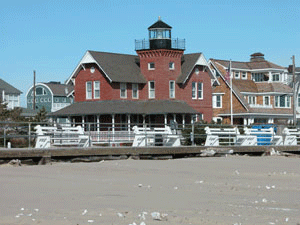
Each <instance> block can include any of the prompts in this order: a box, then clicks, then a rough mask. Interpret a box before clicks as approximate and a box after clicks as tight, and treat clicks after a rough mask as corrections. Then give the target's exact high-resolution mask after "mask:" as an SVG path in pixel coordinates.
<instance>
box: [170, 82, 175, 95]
mask: <svg viewBox="0 0 300 225" xmlns="http://www.w3.org/2000/svg"><path fill="white" fill-rule="evenodd" d="M171 83H173V90H172V91H173V97H172V96H171ZM169 98H175V81H174V80H170V81H169Z"/></svg>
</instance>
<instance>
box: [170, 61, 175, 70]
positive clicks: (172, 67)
mask: <svg viewBox="0 0 300 225" xmlns="http://www.w3.org/2000/svg"><path fill="white" fill-rule="evenodd" d="M169 69H170V70H174V69H175V66H174V62H169Z"/></svg>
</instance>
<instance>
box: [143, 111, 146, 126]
mask: <svg viewBox="0 0 300 225" xmlns="http://www.w3.org/2000/svg"><path fill="white" fill-rule="evenodd" d="M143 127H144V128H146V115H145V114H143Z"/></svg>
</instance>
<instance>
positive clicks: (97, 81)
mask: <svg viewBox="0 0 300 225" xmlns="http://www.w3.org/2000/svg"><path fill="white" fill-rule="evenodd" d="M96 83H99V97H96V90H98V89H96ZM100 96H101V94H100V81H99V80H96V81H94V99H100Z"/></svg>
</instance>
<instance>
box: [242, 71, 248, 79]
mask: <svg viewBox="0 0 300 225" xmlns="http://www.w3.org/2000/svg"><path fill="white" fill-rule="evenodd" d="M242 79H244V80H247V72H242Z"/></svg>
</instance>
